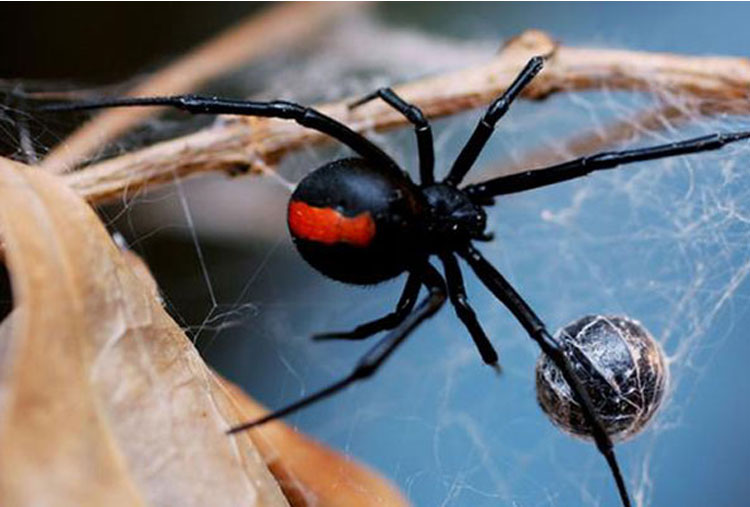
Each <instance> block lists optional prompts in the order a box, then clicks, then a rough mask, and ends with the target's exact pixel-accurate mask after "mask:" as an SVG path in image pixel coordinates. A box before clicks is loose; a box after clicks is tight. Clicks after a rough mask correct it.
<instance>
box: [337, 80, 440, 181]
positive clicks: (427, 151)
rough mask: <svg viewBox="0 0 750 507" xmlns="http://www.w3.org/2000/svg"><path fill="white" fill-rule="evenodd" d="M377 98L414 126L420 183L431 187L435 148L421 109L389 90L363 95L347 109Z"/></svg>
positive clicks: (381, 89) (433, 175)
mask: <svg viewBox="0 0 750 507" xmlns="http://www.w3.org/2000/svg"><path fill="white" fill-rule="evenodd" d="M378 97H380V98H381V99H383V101H384V102H385V103H386V104H388V105H389V106H391V107H392V108H393V109H395V110H396V111H398V112H399V113H401V114H402V115H404V117H405V118H406V119H407V120H409V122H410V123H411V124H412V125H414V133H415V134H416V136H417V148H418V149H419V178H420V182H421V183H422V185H432V184H433V183H435V173H434V171H435V148H434V146H433V140H432V127H430V122H428V121H427V119H426V118H425V117H424V114H422V110H421V109H419V108H418V107H417V106H415V105H412V104H409V103H408V102H406V101H405V100H404V99H402V98H401V97H399V96H398V95H397V94H396V92H394V91H393V90H392V89H391V88H379V89H378V90H375V91H374V92H372V93H371V94H369V95H365V96H364V97H362V98H361V99H359V100H357V101H356V102H353V103H352V104H349V109H354V108H355V107H358V106H361V105H362V104H365V103H367V102H370V101H371V100H374V99H376V98H378Z"/></svg>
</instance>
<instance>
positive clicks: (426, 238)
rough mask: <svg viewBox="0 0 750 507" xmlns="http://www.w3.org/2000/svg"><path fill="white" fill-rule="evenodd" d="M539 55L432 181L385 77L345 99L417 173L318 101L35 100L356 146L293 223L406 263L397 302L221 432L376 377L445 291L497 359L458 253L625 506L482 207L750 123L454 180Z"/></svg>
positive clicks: (719, 137)
mask: <svg viewBox="0 0 750 507" xmlns="http://www.w3.org/2000/svg"><path fill="white" fill-rule="evenodd" d="M544 61H545V58H544V57H541V56H536V57H533V58H531V60H529V62H528V63H527V64H526V66H525V67H524V68H523V70H522V71H521V72H520V74H519V75H518V76H517V77H516V79H515V80H514V82H513V83H512V84H511V85H510V87H509V88H508V89H507V90H506V91H505V92H504V93H503V94H502V95H501V96H500V97H498V98H497V99H496V100H495V101H494V102H492V103H491V105H490V106H489V108H488V109H487V110H486V112H485V113H484V115H483V116H482V118H481V119H480V120H479V123H478V124H477V126H476V128H475V129H474V131H473V133H472V135H471V137H470V138H469V140H468V142H467V143H466V144H465V146H464V147H463V149H462V150H461V152H460V153H459V155H458V157H457V158H456V160H455V162H454V163H453V166H452V167H451V168H450V170H449V172H448V175H447V176H446V177H445V178H444V179H443V180H442V181H436V179H435V175H434V165H435V157H434V150H433V138H432V131H431V127H430V124H429V122H428V121H427V120H426V119H425V117H424V115H423V114H422V112H421V110H420V109H419V108H418V107H416V106H414V105H412V104H409V103H408V102H406V101H404V100H403V99H402V98H401V97H399V96H398V94H396V93H395V92H394V91H393V90H392V89H390V88H381V89H379V90H377V91H375V92H374V93H371V94H369V95H367V96H365V97H363V98H362V99H361V100H358V101H356V102H355V103H353V104H351V105H350V107H352V108H354V107H357V106H360V105H362V104H364V103H366V102H369V101H371V100H374V99H377V98H380V99H381V100H383V101H385V102H386V103H387V104H388V105H389V106H390V107H392V108H393V109H395V110H396V111H398V112H399V113H400V114H402V115H403V116H404V117H405V118H406V119H407V120H408V122H409V123H411V124H412V125H413V126H414V132H415V136H416V141H417V146H418V154H419V176H420V182H419V184H417V183H414V182H413V181H412V180H411V178H410V177H409V176H408V175H407V173H406V172H404V171H403V170H402V169H401V168H400V167H399V166H398V165H397V164H396V162H394V161H393V159H392V158H391V157H390V156H389V155H387V154H386V153H385V152H384V151H383V150H381V149H380V148H379V147H378V146H376V145H375V144H373V143H372V142H371V141H369V140H368V139H367V138H365V137H364V136H362V135H361V134H358V133H356V132H354V131H353V130H351V129H349V128H348V127H347V126H345V125H343V124H342V123H340V122H339V121H337V120H334V119H333V118H330V117H328V116H326V115H324V114H322V113H320V112H318V111H316V110H314V109H311V108H309V107H304V106H301V105H299V104H296V103H293V102H286V101H271V102H256V101H245V100H231V99H224V98H218V97H205V96H195V95H179V96H166V97H144V98H115V99H104V100H95V101H91V102H77V103H68V104H52V105H47V106H44V107H43V108H42V109H46V110H56V111H73V110H88V109H98V108H107V107H121V106H170V107H173V108H177V109H181V110H184V111H187V112H189V113H192V114H234V115H245V116H263V117H272V118H280V119H290V120H294V121H295V122H297V123H298V124H300V125H302V126H304V127H307V128H310V129H313V130H316V131H319V132H322V133H324V134H327V135H328V136H330V137H332V138H334V139H336V140H338V141H340V142H341V143H343V144H344V145H346V146H348V147H349V148H350V149H352V150H353V151H354V152H355V153H356V155H357V156H356V157H353V158H343V159H340V160H335V161H333V162H330V163H327V164H325V165H323V166H322V167H320V168H318V169H316V170H314V171H313V172H311V173H309V174H308V175H307V176H306V177H305V178H304V179H302V181H300V183H299V184H298V185H297V187H296V189H295V191H294V192H293V194H292V196H291V198H290V201H289V207H288V227H289V232H290V233H291V236H292V239H293V241H294V243H295V245H296V247H297V249H298V251H299V253H300V254H301V255H302V257H303V258H304V259H305V261H307V262H308V263H309V264H310V265H311V266H312V267H313V268H315V269H317V270H318V271H319V272H321V273H322V274H323V275H326V276H328V277H330V278H333V279H335V280H339V281H342V282H345V283H350V284H356V285H369V284H376V283H379V282H383V281H385V280H389V279H392V278H395V277H397V276H399V275H400V274H402V273H408V277H407V279H406V284H405V287H404V289H403V292H402V294H401V298H400V299H399V301H398V303H397V305H396V309H395V310H394V311H393V312H391V313H389V314H388V315H385V316H384V317H381V318H378V319H375V320H372V321H370V322H367V323H364V324H362V325H360V326H358V327H356V328H355V329H353V330H351V331H348V332H337V333H327V334H321V335H317V336H316V337H315V338H316V339H319V340H323V339H344V340H362V339H365V338H368V337H370V336H372V335H375V334H376V333H378V332H381V331H386V330H389V332H388V333H387V334H386V335H385V336H384V337H382V338H381V339H380V340H379V341H378V342H376V343H375V345H374V346H373V347H372V348H370V349H369V350H368V351H367V352H366V353H365V354H364V355H363V356H362V358H361V359H360V360H359V362H358V363H357V365H356V366H355V367H354V369H353V370H352V371H351V373H350V374H349V375H347V376H345V377H343V378H342V379H340V380H338V381H337V382H334V383H332V384H331V385H329V386H328V387H325V388H324V389H321V390H319V391H317V392H314V393H312V394H310V395H308V396H306V397H304V398H302V399H300V400H298V401H296V402H295V403H292V404H290V405H288V406H286V407H284V408H282V409H280V410H277V411H275V412H272V413H270V414H268V415H266V416H265V417H262V418H260V419H257V420H255V421H250V422H247V423H244V424H241V425H238V426H235V427H233V428H231V429H230V430H229V431H228V433H230V434H232V433H237V432H241V431H244V430H247V429H250V428H253V427H256V426H259V425H261V424H264V423H266V422H268V421H271V420H274V419H277V418H281V417H283V416H286V415H288V414H290V413H292V412H295V411H297V410H299V409H301V408H303V407H305V406H307V405H310V404H312V403H314V402H317V401H320V400H322V399H323V398H326V397H329V396H331V395H333V394H334V393H337V392H339V391H341V390H342V389H344V388H346V387H347V386H349V385H351V384H352V383H354V382H357V381H360V380H363V379H366V378H368V377H370V376H372V375H373V374H375V373H376V372H377V371H378V369H379V368H380V366H381V365H382V364H383V363H384V362H385V361H386V360H387V359H388V358H389V357H390V356H391V355H392V354H393V353H394V352H395V351H396V349H397V348H398V347H399V345H401V344H402V343H403V342H404V341H405V340H406V338H407V337H408V336H409V335H410V334H411V333H412V331H414V329H416V328H417V326H419V325H420V324H421V323H422V322H423V321H424V320H426V319H427V318H429V317H430V316H432V315H433V314H435V312H437V311H438V310H439V309H440V308H441V307H442V306H443V304H444V303H445V301H446V299H449V300H450V302H451V304H452V305H453V307H454V309H455V311H456V315H457V316H458V318H459V320H460V321H461V322H462V323H463V325H464V326H465V327H466V329H467V330H468V332H469V335H470V336H471V338H472V339H473V341H474V344H475V346H476V348H477V350H478V351H479V354H480V356H481V358H482V360H483V361H484V362H485V363H486V364H488V365H492V366H497V364H498V355H497V352H496V351H495V349H494V347H493V346H492V344H491V342H490V340H489V339H488V337H487V335H486V333H485V332H484V330H483V329H482V327H481V325H480V323H479V320H478V319H477V317H476V314H475V312H474V310H473V309H472V307H471V306H470V304H469V302H468V300H467V296H466V291H465V289H464V282H463V278H462V274H461V270H460V268H459V264H458V260H457V256H458V257H461V258H463V259H464V260H465V261H466V263H468V265H469V266H470V267H471V269H472V270H473V271H474V273H475V274H476V276H477V277H478V278H479V279H480V280H481V282H482V283H483V284H484V285H485V286H486V288H487V289H489V290H490V292H492V294H494V296H495V297H496V298H497V299H498V300H499V301H500V302H501V303H502V304H503V305H505V306H506V307H507V309H508V310H509V311H510V312H511V313H512V314H513V316H514V317H515V318H516V319H517V320H518V322H519V324H520V325H521V326H522V327H523V328H524V329H525V330H526V332H527V333H528V335H529V337H530V338H531V339H532V340H534V341H535V342H536V343H537V344H538V345H539V347H540V348H541V350H542V351H543V353H544V354H545V355H546V356H547V357H548V358H549V359H550V360H551V361H552V362H553V363H554V364H555V366H557V368H558V369H559V370H560V371H561V373H562V374H563V377H564V379H565V380H566V381H567V383H568V385H569V386H570V387H571V389H572V392H573V394H574V397H575V399H576V401H577V402H578V403H579V405H580V406H581V408H582V411H583V414H584V417H585V418H586V420H587V422H588V424H589V426H590V428H591V436H592V438H593V440H594V442H595V444H596V447H597V449H598V450H599V452H600V453H601V454H602V455H603V456H604V458H605V460H606V462H607V464H608V466H609V468H610V471H611V474H612V476H613V478H614V481H615V483H616V485H617V490H618V493H619V495H620V498H621V501H622V504H623V505H625V506H629V505H630V497H629V495H628V491H627V487H626V485H625V482H624V480H623V477H622V474H621V472H620V467H619V465H618V462H617V459H616V457H615V453H614V447H613V443H612V440H611V439H610V436H609V435H608V434H607V432H606V431H605V429H604V426H603V425H602V422H601V420H600V417H599V416H598V415H597V413H596V411H595V409H594V405H593V403H592V401H591V399H590V397H589V394H588V393H587V391H586V389H585V388H584V387H583V384H582V382H581V381H580V380H579V376H578V375H577V373H576V371H577V370H578V369H579V368H580V367H581V365H580V364H573V363H572V362H571V361H570V360H569V358H568V356H566V345H565V344H564V343H563V342H561V341H560V340H559V339H558V338H556V337H553V336H552V335H551V334H550V333H549V332H548V331H547V328H546V326H545V324H544V322H543V321H542V320H541V319H540V318H539V317H538V316H537V314H536V313H535V312H534V310H532V308H531V307H530V306H529V305H528V303H526V301H524V299H523V298H522V297H521V295H519V293H518V292H517V291H516V290H515V289H514V288H513V286H512V285H511V284H510V283H509V282H508V281H507V280H506V279H505V277H504V276H503V275H502V274H501V273H500V272H499V271H498V270H497V269H496V268H494V267H493V266H492V264H490V263H489V262H488V261H487V260H486V259H485V258H484V256H483V255H482V254H481V253H480V251H479V250H478V249H477V248H476V247H475V245H474V244H473V242H475V241H490V240H492V235H491V234H489V233H487V232H486V231H485V228H486V221H487V215H486V212H485V210H484V207H486V206H489V205H492V204H493V203H494V198H495V197H497V196H500V195H506V194H513V193H516V192H522V191H525V190H532V189H535V188H539V187H543V186H547V185H553V184H556V183H560V182H564V181H567V180H571V179H574V178H579V177H582V176H585V175H588V174H589V173H592V172H594V171H599V170H603V169H613V168H615V167H617V166H620V165H622V164H629V163H634V162H640V161H646V160H653V159H659V158H665V157H671V156H676V155H684V154H689V153H697V152H702V151H708V150H715V149H719V148H721V147H723V146H724V145H726V144H727V143H732V142H736V141H740V140H742V139H748V138H750V131H748V132H733V133H718V134H713V135H707V136H703V137H697V138H693V139H688V140H686V141H681V142H673V143H668V144H663V145H658V146H651V147H647V148H638V149H632V150H624V151H611V152H602V153H598V154H595V155H590V156H585V157H581V158H577V159H575V160H571V161H568V162H563V163H560V164H556V165H553V166H549V167H544V168H540V169H534V170H529V171H524V172H521V173H518V174H513V175H509V176H500V177H497V178H493V179H490V180H488V181H485V182H483V183H478V184H472V185H467V186H463V187H460V185H461V182H462V180H463V178H464V176H466V174H467V173H468V172H469V170H470V169H471V167H472V166H473V165H474V163H475V161H476V160H477V157H478V156H479V154H480V152H481V151H482V149H483V148H484V146H485V145H486V143H487V141H488V140H489V138H490V136H491V135H492V133H493V131H494V127H495V125H496V124H497V123H498V121H500V119H501V118H502V117H503V116H504V115H505V113H506V112H507V111H508V109H509V107H510V106H511V104H512V103H513V101H514V100H515V99H516V98H517V97H518V96H519V95H520V94H521V92H522V91H523V90H524V88H525V87H526V86H527V85H528V84H529V83H530V82H531V81H532V80H533V79H534V77H535V76H536V75H537V74H538V73H539V72H540V71H541V70H542V67H543V65H544ZM432 257H437V258H438V259H439V260H440V263H441V264H442V266H443V274H441V273H440V272H439V271H438V269H437V268H435V267H434V266H433V265H432V264H431V263H430V259H431V258H432ZM422 287H424V288H426V289H427V295H426V296H425V297H424V298H423V299H422V300H420V301H419V302H417V301H418V297H419V293H420V290H421V288H422ZM581 360H585V358H583V359H581ZM584 366H585V365H584Z"/></svg>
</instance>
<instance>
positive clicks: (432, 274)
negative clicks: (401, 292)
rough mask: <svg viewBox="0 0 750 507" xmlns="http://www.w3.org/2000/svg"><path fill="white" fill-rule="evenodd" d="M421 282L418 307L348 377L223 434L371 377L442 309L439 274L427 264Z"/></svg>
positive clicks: (442, 292) (324, 396) (443, 291)
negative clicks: (422, 293)
mask: <svg viewBox="0 0 750 507" xmlns="http://www.w3.org/2000/svg"><path fill="white" fill-rule="evenodd" d="M421 281H422V283H423V284H424V285H425V287H427V289H428V290H429V294H428V295H427V296H426V297H425V298H424V299H423V300H422V301H421V302H420V303H419V305H417V307H416V308H415V309H414V311H413V312H412V313H410V314H409V315H408V316H407V317H406V318H405V319H404V320H403V322H401V324H399V325H398V326H396V327H395V328H394V329H393V330H392V331H391V332H390V333H388V334H387V335H386V336H385V337H383V338H382V339H381V340H380V341H378V342H377V343H376V344H375V345H374V346H373V347H372V348H371V349H370V350H369V351H367V353H365V355H364V356H362V359H360V360H359V362H358V363H357V366H356V367H355V368H354V370H353V371H352V372H351V373H350V374H349V375H347V376H346V377H344V378H343V379H341V380H339V381H337V382H334V383H333V384H331V385H330V386H328V387H326V388H324V389H321V390H320V391H317V392H315V393H313V394H311V395H309V396H306V397H304V398H302V399H301V400H299V401H296V402H294V403H292V404H291V405H288V406H286V407H284V408H282V409H280V410H277V411H275V412H272V413H270V414H268V415H266V416H264V417H261V418H260V419H257V420H255V421H250V422H247V423H244V424H241V425H239V426H235V427H233V428H231V429H229V431H227V433H229V434H232V433H238V432H240V431H244V430H247V429H250V428H253V427H255V426H259V425H261V424H264V423H266V422H268V421H272V420H274V419H279V418H280V417H284V416H286V415H288V414H291V413H292V412H296V411H297V410H299V409H301V408H303V407H306V406H308V405H310V404H312V403H315V402H316V401H318V400H322V399H324V398H327V397H329V396H331V395H332V394H335V393H337V392H339V391H341V390H342V389H344V388H346V387H348V386H349V385H350V384H353V383H354V382H357V381H358V380H363V379H366V378H368V377H370V376H372V375H373V374H374V373H375V372H376V371H377V370H378V368H380V366H381V365H382V364H383V363H384V362H385V360H386V359H388V358H389V357H390V355H391V354H392V353H393V351H395V350H396V348H397V347H398V346H399V345H401V343H403V342H404V340H405V339H406V338H407V337H408V336H409V334H410V333H411V332H412V331H413V330H414V329H415V328H416V327H417V326H418V325H419V324H420V323H422V321H424V320H425V319H427V318H428V317H431V316H432V315H433V314H434V313H435V312H436V311H438V310H439V309H440V307H441V306H443V303H444V302H445V282H444V281H443V277H442V276H440V273H438V272H437V270H436V269H435V268H433V267H432V266H430V265H429V264H428V265H426V266H425V267H424V269H423V271H422V277H421Z"/></svg>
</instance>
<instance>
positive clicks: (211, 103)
mask: <svg viewBox="0 0 750 507" xmlns="http://www.w3.org/2000/svg"><path fill="white" fill-rule="evenodd" d="M135 106H168V107H173V108H176V109H180V110H182V111H187V112H188V113H190V114H234V115H240V116H263V117H268V118H280V119H288V120H294V121H295V122H297V123H299V124H300V125H302V126H304V127H307V128H310V129H313V130H317V131H318V132H322V133H324V134H327V135H329V136H331V137H333V138H334V139H337V140H338V141H340V142H342V143H343V144H345V145H346V146H348V147H349V148H351V149H352V150H354V151H355V152H357V153H358V154H359V155H360V156H361V157H364V158H366V159H368V160H372V161H376V162H379V163H380V165H382V166H383V167H385V168H389V169H391V170H393V169H395V170H399V171H400V169H398V165H397V164H396V162H394V161H393V159H392V158H391V157H390V156H388V155H387V154H386V153H385V152H384V151H383V150H381V149H380V148H378V147H377V146H376V145H375V144H374V143H372V142H371V141H370V140H368V139H367V138H366V137H364V136H362V135H361V134H358V133H357V132H354V131H353V130H351V129H350V128H349V127H347V126H346V125H344V124H343V123H341V122H339V121H337V120H334V119H333V118H331V117H330V116H326V115H324V114H323V113H321V112H319V111H316V110H315V109H312V108H309V107H305V106H301V105H299V104H295V103H294V102H287V101H283V100H274V101H272V102H256V101H251V100H233V99H223V98H219V97H207V96H200V95H173V96H169V97H134V98H116V99H102V100H94V101H86V102H72V103H62V104H49V105H43V106H40V107H39V109H40V110H43V111H84V110H90V109H102V108H108V107H135Z"/></svg>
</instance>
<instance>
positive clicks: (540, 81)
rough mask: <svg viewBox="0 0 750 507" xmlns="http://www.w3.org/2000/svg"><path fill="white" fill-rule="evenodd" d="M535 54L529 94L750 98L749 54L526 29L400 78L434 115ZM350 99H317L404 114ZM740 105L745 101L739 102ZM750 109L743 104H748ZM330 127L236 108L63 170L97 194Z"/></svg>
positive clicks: (271, 148)
mask: <svg viewBox="0 0 750 507" xmlns="http://www.w3.org/2000/svg"><path fill="white" fill-rule="evenodd" d="M536 54H552V56H551V58H550V59H549V61H548V63H547V66H546V68H545V70H544V71H543V72H542V73H541V74H540V75H539V77H538V78H537V79H536V80H535V81H534V83H532V85H531V86H530V87H529V88H528V89H527V91H526V93H525V97H526V98H528V99H535V100H538V99H543V98H545V97H548V96H549V95H551V94H553V93H557V92H560V91H572V90H590V89H619V90H640V91H646V92H659V93H676V94H679V95H681V96H688V97H690V98H691V99H692V100H696V101H700V102H707V103H715V104H718V103H729V102H732V101H734V102H735V103H746V102H747V101H741V102H740V101H738V100H737V99H745V98H747V96H748V91H747V90H748V83H750V61H748V60H747V59H745V58H732V57H696V56H682V55H674V54H661V53H648V52H642V51H627V50H615V49H592V48H571V47H566V46H559V47H557V46H556V45H555V43H554V42H553V41H552V40H551V39H550V38H549V36H547V35H546V34H544V33H542V32H538V31H528V32H525V33H524V34H522V35H521V36H519V37H517V38H515V39H513V40H512V41H511V42H510V43H509V44H508V45H507V46H506V47H505V48H504V49H503V51H501V52H500V53H499V54H498V55H497V56H496V57H495V58H493V59H492V60H491V61H490V62H488V63H487V64H486V65H482V66H477V67H472V68H469V69H464V70H460V71H457V72H451V73H447V74H444V75H440V76H436V77H432V78H428V79H422V80H418V81H415V82H411V83H406V84H403V85H401V86H398V87H395V89H396V90H397V91H398V93H399V94H401V95H402V96H403V97H404V98H405V99H407V100H409V101H412V102H414V103H415V104H417V105H419V106H420V107H421V108H422V109H423V111H424V112H425V114H426V115H428V116H430V117H436V116H444V115H449V114H453V113H457V112H459V111H463V110H466V109H470V108H473V107H477V106H481V105H483V104H486V103H487V102H489V101H490V100H492V99H493V98H494V97H496V96H497V95H498V94H499V93H501V92H502V91H503V90H504V89H505V88H506V87H507V86H508V85H509V84H510V82H511V81H512V79H513V78H514V77H515V75H516V73H517V72H518V71H519V69H520V68H521V67H522V66H523V64H524V63H525V62H526V61H527V59H528V58H529V57H530V56H532V55H536ZM349 100H351V99H347V100H344V101H340V102H336V103H329V104H323V105H320V106H318V108H319V109H320V110H321V111H323V112H325V113H327V114H329V115H331V116H334V117H336V118H338V119H340V120H342V121H344V122H345V123H346V124H347V125H349V126H350V127H351V128H353V129H355V130H357V131H360V132H361V131H366V130H368V129H385V128H389V127H394V126H398V125H403V124H404V119H403V117H401V116H400V115H399V114H397V113H395V112H394V111H393V110H391V109H389V108H388V107H387V106H385V105H384V104H382V103H380V102H377V101H376V102H373V103H370V104H367V105H365V106H363V107H362V108H360V109H357V110H355V111H348V110H347V108H346V104H347V103H348V102H349ZM740 109H742V106H740ZM743 111H745V112H746V109H743ZM325 139H326V138H325V136H323V135H321V134H318V133H316V132H312V131H310V130H307V129H304V128H302V127H299V126H297V125H296V124H291V123H289V122H283V121H279V120H269V119H261V118H232V119H231V120H230V121H225V122H220V123H217V124H216V125H214V126H213V127H211V128H208V129H205V130H202V131H200V132H198V133H195V134H192V135H188V136H185V137H181V138H178V139H174V140H171V141H167V142H164V143H160V144H156V145H154V146H151V147H149V148H146V149H143V150H140V151H136V152H133V153H129V154H126V155H123V156H121V157H117V158H114V159H111V160H107V161H104V162H101V163H98V164H94V165H91V166H88V167H86V168H83V169H82V170H80V171H78V172H75V173H72V174H69V175H67V176H66V180H67V181H68V183H69V184H70V185H71V186H72V187H73V188H74V189H75V190H76V191H77V192H79V193H80V194H81V195H82V196H84V197H85V198H86V199H88V200H89V201H91V202H94V203H98V202H102V201H105V200H107V199H110V198H112V197H116V196H121V195H122V194H123V193H125V192H132V191H136V190H140V189H142V188H144V187H148V186H151V185H154V184H159V183H164V182H169V181H172V180H173V179H174V178H184V177H186V176H189V175H194V174H197V173H201V172H208V171H228V172H232V171H237V170H238V169H246V168H251V169H253V160H257V159H261V160H263V161H264V162H265V163H266V164H273V163H274V162H276V161H278V159H279V158H280V157H281V156H283V155H284V154H286V153H288V152H289V151H291V150H294V149H296V148H298V147H299V146H301V145H303V144H307V143H314V142H321V141H323V140H325Z"/></svg>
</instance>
